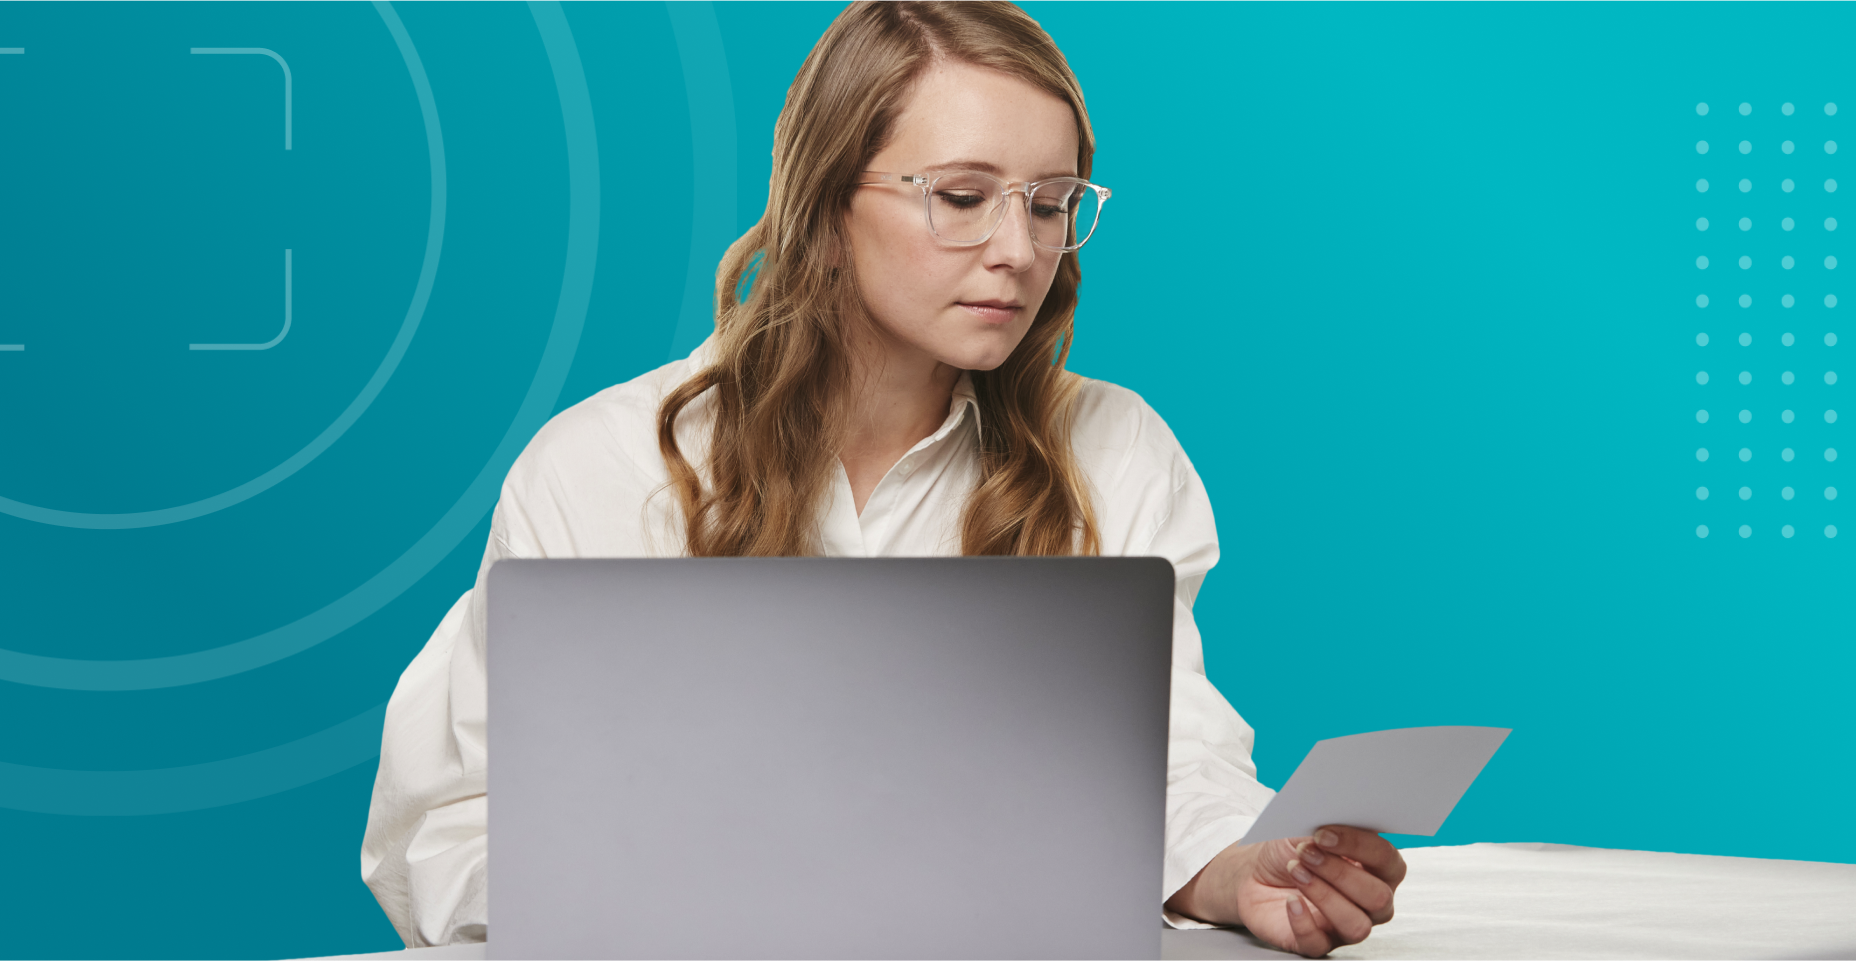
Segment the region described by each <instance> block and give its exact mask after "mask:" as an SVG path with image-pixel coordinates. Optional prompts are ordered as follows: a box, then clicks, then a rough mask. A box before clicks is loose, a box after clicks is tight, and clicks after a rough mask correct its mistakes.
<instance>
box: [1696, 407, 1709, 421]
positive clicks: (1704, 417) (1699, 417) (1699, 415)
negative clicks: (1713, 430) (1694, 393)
mask: <svg viewBox="0 0 1856 961" xmlns="http://www.w3.org/2000/svg"><path fill="white" fill-rule="evenodd" d="M1707 422H1708V412H1707V411H1705V410H1698V411H1696V412H1695V423H1697V424H1705V423H1707Z"/></svg>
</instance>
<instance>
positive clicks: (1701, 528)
mask: <svg viewBox="0 0 1856 961" xmlns="http://www.w3.org/2000/svg"><path fill="white" fill-rule="evenodd" d="M1695 536H1696V537H1707V536H1708V525H1706V524H1699V525H1696V527H1695Z"/></svg>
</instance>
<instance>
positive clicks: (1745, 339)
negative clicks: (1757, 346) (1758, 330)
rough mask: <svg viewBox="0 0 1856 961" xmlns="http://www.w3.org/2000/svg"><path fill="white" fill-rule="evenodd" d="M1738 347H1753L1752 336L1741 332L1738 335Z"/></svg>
mask: <svg viewBox="0 0 1856 961" xmlns="http://www.w3.org/2000/svg"><path fill="white" fill-rule="evenodd" d="M1740 346H1742V347H1751V346H1753V335H1752V334H1749V333H1746V332H1744V331H1742V332H1741V334H1740Z"/></svg>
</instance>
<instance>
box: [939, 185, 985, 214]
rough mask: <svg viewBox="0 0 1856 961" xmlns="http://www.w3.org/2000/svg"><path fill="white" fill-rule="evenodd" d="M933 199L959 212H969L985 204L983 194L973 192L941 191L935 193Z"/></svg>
mask: <svg viewBox="0 0 1856 961" xmlns="http://www.w3.org/2000/svg"><path fill="white" fill-rule="evenodd" d="M935 198H936V199H938V200H940V201H941V202H942V203H945V204H947V205H948V206H950V207H958V208H960V209H961V210H969V209H971V208H974V207H978V206H979V205H980V204H983V203H985V202H986V195H985V194H982V193H980V192H978V191H973V190H943V191H939V192H937V193H936V194H935Z"/></svg>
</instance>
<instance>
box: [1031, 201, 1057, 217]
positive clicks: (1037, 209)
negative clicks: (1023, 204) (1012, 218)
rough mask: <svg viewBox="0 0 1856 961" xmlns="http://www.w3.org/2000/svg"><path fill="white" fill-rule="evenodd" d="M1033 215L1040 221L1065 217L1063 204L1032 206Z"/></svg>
mask: <svg viewBox="0 0 1856 961" xmlns="http://www.w3.org/2000/svg"><path fill="white" fill-rule="evenodd" d="M1031 213H1032V215H1033V216H1035V217H1037V218H1038V219H1040V220H1056V219H1058V218H1060V217H1062V216H1063V215H1064V210H1063V205H1062V204H1032V205H1031Z"/></svg>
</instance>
